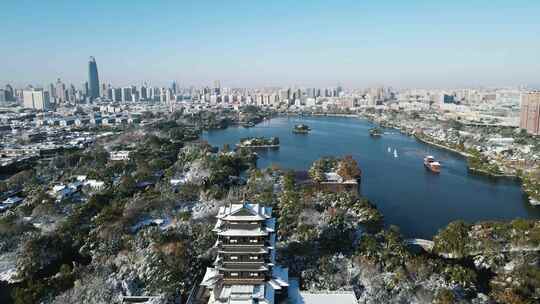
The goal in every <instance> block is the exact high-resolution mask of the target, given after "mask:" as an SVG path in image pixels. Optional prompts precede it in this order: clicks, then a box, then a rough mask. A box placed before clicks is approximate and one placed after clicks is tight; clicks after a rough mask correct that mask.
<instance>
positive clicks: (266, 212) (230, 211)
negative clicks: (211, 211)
mask: <svg viewBox="0 0 540 304" xmlns="http://www.w3.org/2000/svg"><path fill="white" fill-rule="evenodd" d="M271 214H272V208H270V207H264V206H261V205H259V204H252V203H248V202H244V203H243V204H230V205H227V206H222V207H220V208H219V212H218V215H217V218H218V219H223V220H225V221H262V220H266V219H268V218H270V217H271Z"/></svg>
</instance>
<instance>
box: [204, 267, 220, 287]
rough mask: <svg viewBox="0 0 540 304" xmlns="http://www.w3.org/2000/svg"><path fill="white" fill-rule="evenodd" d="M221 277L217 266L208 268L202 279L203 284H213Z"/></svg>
mask: <svg viewBox="0 0 540 304" xmlns="http://www.w3.org/2000/svg"><path fill="white" fill-rule="evenodd" d="M219 279H220V276H219V272H218V270H217V269H216V268H210V267H207V268H206V273H205V274H204V278H203V279H202V282H201V285H203V286H213V285H214V284H215V283H216V282H217V281H218V280H219Z"/></svg>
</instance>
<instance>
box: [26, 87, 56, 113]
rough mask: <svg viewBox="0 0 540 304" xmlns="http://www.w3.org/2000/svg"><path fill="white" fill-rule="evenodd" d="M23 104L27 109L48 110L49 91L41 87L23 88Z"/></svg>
mask: <svg viewBox="0 0 540 304" xmlns="http://www.w3.org/2000/svg"><path fill="white" fill-rule="evenodd" d="M23 104H24V107H25V108H27V109H35V110H41V111H44V110H48V109H49V108H50V95H49V92H46V91H43V89H32V90H24V91H23Z"/></svg>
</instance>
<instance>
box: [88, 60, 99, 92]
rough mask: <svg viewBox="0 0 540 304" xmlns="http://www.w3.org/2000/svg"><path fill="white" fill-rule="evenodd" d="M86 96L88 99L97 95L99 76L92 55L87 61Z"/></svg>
mask: <svg viewBox="0 0 540 304" xmlns="http://www.w3.org/2000/svg"><path fill="white" fill-rule="evenodd" d="M88 97H90V100H94V99H96V98H98V97H99V76H98V69H97V63H96V59H95V58H94V57H90V61H88Z"/></svg>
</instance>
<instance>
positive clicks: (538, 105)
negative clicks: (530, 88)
mask: <svg viewBox="0 0 540 304" xmlns="http://www.w3.org/2000/svg"><path fill="white" fill-rule="evenodd" d="M519 127H520V128H522V129H524V130H527V133H529V134H533V135H540V92H529V93H525V94H522V95H521V115H520V121H519Z"/></svg>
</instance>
